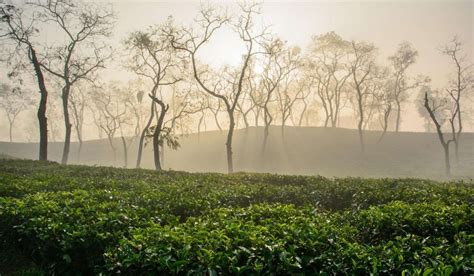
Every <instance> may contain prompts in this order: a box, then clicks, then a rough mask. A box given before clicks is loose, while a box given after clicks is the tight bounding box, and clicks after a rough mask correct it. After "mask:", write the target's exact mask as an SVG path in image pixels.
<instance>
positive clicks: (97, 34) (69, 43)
mask: <svg viewBox="0 0 474 276" xmlns="http://www.w3.org/2000/svg"><path fill="white" fill-rule="evenodd" d="M30 5H31V6H32V8H34V9H35V10H36V12H38V13H39V14H40V16H41V19H42V20H43V21H45V22H48V23H50V24H51V26H52V27H54V28H57V29H58V30H59V31H60V34H62V35H63V37H64V40H65V42H63V43H61V44H60V45H58V46H51V47H49V48H48V51H47V54H46V55H45V57H44V60H43V62H42V63H41V64H40V65H41V67H42V68H43V69H45V70H46V71H47V72H49V73H50V74H52V75H53V76H55V77H57V78H59V79H60V80H61V81H62V89H61V99H62V107H63V117H64V129H65V138H64V149H63V155H62V158H61V163H62V164H67V162H68V157H69V149H70V144H71V133H72V124H71V119H70V114H69V99H70V93H71V91H72V90H71V89H72V87H73V86H74V85H75V84H76V83H77V82H78V81H79V80H88V81H92V80H93V78H94V76H93V75H94V74H95V73H96V72H97V71H98V70H99V69H100V68H104V63H105V61H106V60H107V59H109V58H110V57H111V55H110V51H109V46H108V45H107V44H106V43H105V42H102V43H101V42H100V39H103V38H107V37H109V36H110V34H111V31H112V28H113V21H112V19H113V13H112V11H111V10H109V9H106V8H104V7H102V6H99V5H95V4H93V3H85V2H81V1H72V0H35V1H33V2H30Z"/></svg>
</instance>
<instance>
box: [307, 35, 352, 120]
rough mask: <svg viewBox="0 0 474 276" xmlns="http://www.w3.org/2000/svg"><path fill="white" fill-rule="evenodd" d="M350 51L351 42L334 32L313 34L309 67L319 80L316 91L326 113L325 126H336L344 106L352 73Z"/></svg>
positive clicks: (311, 74)
mask: <svg viewBox="0 0 474 276" xmlns="http://www.w3.org/2000/svg"><path fill="white" fill-rule="evenodd" d="M349 52H350V43H349V42H348V41H346V40H344V39H342V38H341V37H340V36H339V35H337V34H336V33H335V32H329V33H326V34H323V35H320V36H315V37H313V39H312V43H311V45H310V53H309V55H308V61H307V66H306V70H308V71H309V72H310V77H312V78H315V80H316V85H317V90H316V92H317V95H318V97H319V99H320V100H321V103H322V107H323V109H324V112H325V115H326V118H325V120H324V126H325V127H327V126H328V124H329V123H331V127H336V126H337V121H338V118H339V114H340V111H341V109H342V108H343V107H344V103H343V100H344V99H345V97H344V92H345V89H344V88H345V86H346V81H347V79H348V78H349V76H350V75H351V73H350V70H347V64H346V63H347V59H348V55H349Z"/></svg>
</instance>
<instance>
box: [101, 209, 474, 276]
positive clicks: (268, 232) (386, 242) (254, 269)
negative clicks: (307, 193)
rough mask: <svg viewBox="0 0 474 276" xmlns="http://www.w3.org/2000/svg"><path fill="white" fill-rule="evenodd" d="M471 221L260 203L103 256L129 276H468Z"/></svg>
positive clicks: (134, 239) (423, 213) (435, 214)
mask: <svg viewBox="0 0 474 276" xmlns="http://www.w3.org/2000/svg"><path fill="white" fill-rule="evenodd" d="M388 216H393V221H387V220H386V217H388ZM352 221H354V223H351V222H352ZM443 221H444V223H442V222H443ZM473 222H474V221H473V214H472V212H471V211H470V209H469V208H468V206H467V205H454V206H449V207H448V206H445V205H443V204H431V205H427V204H413V205H410V204H405V203H401V202H394V203H392V204H389V205H387V206H383V207H376V208H370V209H369V210H365V211H361V212H345V213H342V214H337V215H331V214H327V213H320V212H317V211H315V210H314V209H311V208H304V209H298V208H296V207H294V206H292V205H266V204H264V205H254V206H251V207H248V208H238V209H235V208H234V209H219V210H215V211H213V212H211V213H210V214H208V215H205V216H202V217H198V218H192V219H190V220H188V221H186V222H185V223H183V224H180V225H173V226H170V225H166V226H162V225H151V226H149V227H147V228H143V229H138V230H136V231H134V232H133V234H132V235H131V237H129V238H127V239H123V240H122V241H121V242H120V244H119V246H118V247H115V248H110V249H109V250H108V252H106V253H105V257H106V260H107V266H108V269H109V272H113V273H119V272H120V273H125V274H130V275H133V274H137V273H164V274H168V273H172V274H180V273H189V272H191V273H193V274H194V273H197V274H205V273H209V274H211V275H214V274H216V273H217V274H221V273H223V274H232V275H233V274H249V273H250V274H270V273H274V274H276V275H280V274H291V273H305V274H309V275H314V274H321V273H324V274H349V273H350V274H353V273H355V274H365V275H368V274H370V273H373V274H377V273H382V274H401V273H409V274H418V273H424V272H435V273H436V274H450V273H453V272H457V273H466V274H468V273H472V272H474V270H473V269H474V266H473V265H474V263H473V257H474V255H473V253H474V251H473V250H474V248H473V246H474V234H473V230H474V224H473Z"/></svg>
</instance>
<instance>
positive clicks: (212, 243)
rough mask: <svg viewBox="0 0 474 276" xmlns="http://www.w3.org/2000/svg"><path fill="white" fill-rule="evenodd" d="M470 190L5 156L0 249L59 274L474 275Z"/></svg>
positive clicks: (412, 182) (460, 185)
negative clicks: (64, 162) (64, 163)
mask: <svg viewBox="0 0 474 276" xmlns="http://www.w3.org/2000/svg"><path fill="white" fill-rule="evenodd" d="M473 202H474V185H473V184H472V183H470V182H450V183H441V182H435V181H428V180H421V179H361V178H344V179H327V178H323V177H311V176H281V175H271V174H247V173H236V174H230V175H223V174H215V173H185V172H173V171H169V172H155V171H150V170H139V169H117V168H106V167H87V166H62V165H58V164H56V163H54V162H38V161H27V160H0V242H1V243H0V244H1V245H2V249H1V251H2V252H0V257H1V256H2V254H4V255H6V254H8V253H7V252H20V253H21V254H22V255H21V256H19V257H18V258H17V259H23V258H25V259H27V260H28V263H34V264H36V265H37V266H38V267H40V268H41V269H42V270H43V271H44V272H47V273H55V274H76V273H82V274H97V273H103V274H116V273H118V272H120V273H125V274H138V273H150V274H156V273H162V274H185V273H200V274H215V273H223V274H268V273H274V274H289V273H290V274H291V273H306V274H318V273H329V274H334V273H338V274H354V273H355V274H369V273H375V274H377V273H381V274H401V273H404V274H407V273H408V274H410V275H412V274H413V275H418V274H423V273H435V274H449V273H460V274H469V273H474V272H473V267H474V264H473V250H474V240H473V239H474V236H473V233H474V231H473V230H474V229H473V225H474V218H473V216H474V215H473V212H472V211H471V208H472V204H473ZM15 254H16V253H15ZM12 258H13V257H12ZM8 260H9V259H8V258H7V259H5V260H2V261H0V273H1V272H2V270H6V269H10V270H11V268H8V265H9V261H8ZM5 267H6V268H5Z"/></svg>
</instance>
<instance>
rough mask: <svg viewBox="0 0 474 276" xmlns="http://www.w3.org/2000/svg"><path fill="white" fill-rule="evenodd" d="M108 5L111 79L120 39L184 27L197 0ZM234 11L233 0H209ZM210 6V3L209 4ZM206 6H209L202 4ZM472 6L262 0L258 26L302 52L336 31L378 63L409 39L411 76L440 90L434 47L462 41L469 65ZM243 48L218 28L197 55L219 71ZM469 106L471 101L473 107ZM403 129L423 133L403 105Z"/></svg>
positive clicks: (443, 65)
mask: <svg viewBox="0 0 474 276" xmlns="http://www.w3.org/2000/svg"><path fill="white" fill-rule="evenodd" d="M101 2H111V3H112V4H113V6H114V10H115V12H116V13H117V24H116V28H115V32H114V36H113V38H112V40H113V41H112V45H114V46H115V47H118V48H119V49H118V51H117V52H118V53H119V55H118V57H117V60H116V62H115V64H113V65H110V66H109V69H108V70H109V72H108V73H107V76H108V78H111V79H114V78H116V79H124V78H127V77H128V76H130V77H133V75H132V74H130V73H127V72H126V70H125V69H124V68H122V67H121V65H120V62H121V60H125V58H126V57H124V56H120V47H121V41H122V40H123V39H124V38H125V36H126V34H127V33H129V32H131V31H135V30H141V29H144V28H146V27H148V26H150V25H153V24H157V23H161V22H163V21H164V20H165V19H166V18H167V17H168V16H169V15H172V16H173V17H174V18H175V21H176V22H178V23H183V24H190V23H192V20H193V18H194V17H195V16H196V14H197V12H198V10H199V6H200V1H182V0H178V1H159V0H155V1H131V0H128V1H127V0H115V1H106V0H104V1H101ZM214 2H217V3H219V4H222V5H223V6H225V7H227V8H228V11H229V12H230V13H232V12H233V11H234V10H235V8H236V5H235V3H234V1H214ZM214 2H213V3H214ZM205 3H206V2H205ZM473 3H474V1H408V0H407V1H265V3H264V5H263V14H262V16H261V19H259V22H260V24H261V25H262V26H263V25H271V26H272V28H271V30H272V31H273V32H274V33H275V34H276V35H277V36H279V37H281V38H282V39H284V40H287V41H288V42H289V44H292V45H298V46H300V47H302V48H305V47H306V46H307V45H308V43H309V41H310V39H311V36H313V35H318V34H323V33H325V32H329V31H335V32H336V33H338V34H339V35H341V36H342V37H343V38H345V39H349V40H352V39H354V40H365V41H368V42H373V43H374V44H375V45H376V47H378V49H379V55H380V58H379V60H380V62H383V63H385V64H386V63H387V57H388V56H389V55H391V54H392V53H393V52H394V51H395V49H396V48H397V45H398V44H399V43H400V42H402V41H404V40H406V41H410V42H411V43H412V44H413V46H414V47H415V48H416V49H417V50H418V51H419V57H418V61H417V63H416V64H415V65H414V66H412V67H411V69H410V74H411V75H413V76H415V75H417V74H423V75H427V76H429V77H430V78H431V79H432V85H433V86H434V87H439V88H441V87H443V86H444V85H445V84H446V80H447V77H448V74H449V73H450V72H452V69H453V67H452V65H451V64H450V62H449V59H448V58H447V57H445V56H442V55H441V54H440V52H439V50H438V49H439V48H440V47H441V46H442V45H443V44H445V43H446V42H448V41H449V40H450V39H451V38H452V37H453V36H454V35H458V36H459V37H460V39H461V40H462V41H463V42H465V43H466V46H465V47H466V49H469V50H467V51H466V54H468V56H469V59H470V60H471V62H472V57H473V56H474V47H473V14H474V7H473ZM242 47H243V45H242V44H241V43H240V42H239V40H238V38H237V37H236V35H235V34H233V33H231V32H230V31H226V30H223V31H220V32H219V33H217V36H216V37H215V39H213V42H212V43H210V44H209V45H206V47H205V49H203V50H204V51H203V53H202V54H201V56H200V58H201V59H203V60H204V61H206V62H207V63H211V64H212V65H214V66H219V65H222V64H224V63H230V64H237V63H238V62H239V60H240V57H241V55H242V50H243V48H242ZM470 104H472V103H470ZM402 130H406V131H420V130H422V121H421V119H419V118H418V114H417V113H416V111H415V109H414V107H413V106H409V107H408V108H407V112H406V113H405V116H404V118H403V124H402Z"/></svg>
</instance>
